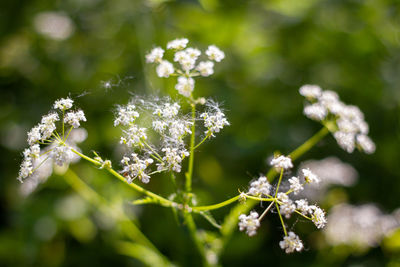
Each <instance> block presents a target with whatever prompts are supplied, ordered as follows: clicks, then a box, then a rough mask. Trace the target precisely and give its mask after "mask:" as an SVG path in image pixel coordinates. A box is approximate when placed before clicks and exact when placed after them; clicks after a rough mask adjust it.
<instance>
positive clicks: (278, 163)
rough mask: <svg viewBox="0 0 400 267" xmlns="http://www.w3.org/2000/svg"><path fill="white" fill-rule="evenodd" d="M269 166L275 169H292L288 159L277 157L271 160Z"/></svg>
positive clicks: (290, 161)
mask: <svg viewBox="0 0 400 267" xmlns="http://www.w3.org/2000/svg"><path fill="white" fill-rule="evenodd" d="M271 165H272V166H274V167H275V168H276V169H278V170H280V169H284V170H287V169H290V168H292V167H293V164H292V160H291V159H290V158H289V157H285V156H279V157H277V158H273V159H272V160H271Z"/></svg>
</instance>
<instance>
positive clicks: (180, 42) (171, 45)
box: [167, 38, 189, 50]
mask: <svg viewBox="0 0 400 267" xmlns="http://www.w3.org/2000/svg"><path fill="white" fill-rule="evenodd" d="M188 43H189V40H188V39H186V38H181V39H175V40H173V41H170V42H168V43H167V49H175V50H181V49H184V48H185V47H186V45H187V44H188Z"/></svg>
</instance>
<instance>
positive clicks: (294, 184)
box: [289, 176, 304, 195]
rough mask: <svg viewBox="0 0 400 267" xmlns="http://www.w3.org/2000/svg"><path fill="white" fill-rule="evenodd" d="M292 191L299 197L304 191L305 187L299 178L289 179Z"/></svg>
mask: <svg viewBox="0 0 400 267" xmlns="http://www.w3.org/2000/svg"><path fill="white" fill-rule="evenodd" d="M289 183H290V189H291V190H292V191H293V192H294V194H295V195H297V194H298V193H299V192H300V191H301V190H303V189H304V187H303V185H302V184H301V183H300V180H299V178H297V177H295V176H293V177H292V178H290V179H289Z"/></svg>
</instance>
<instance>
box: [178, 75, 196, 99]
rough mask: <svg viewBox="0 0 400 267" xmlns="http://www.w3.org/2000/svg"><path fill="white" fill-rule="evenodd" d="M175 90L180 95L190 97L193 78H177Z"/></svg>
mask: <svg viewBox="0 0 400 267" xmlns="http://www.w3.org/2000/svg"><path fill="white" fill-rule="evenodd" d="M175 89H176V90H178V92H179V93H180V94H181V95H183V96H185V97H190V96H191V95H192V92H193V89H194V80H193V78H187V77H183V76H181V77H179V78H178V83H177V84H176V85H175Z"/></svg>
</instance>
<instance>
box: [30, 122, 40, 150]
mask: <svg viewBox="0 0 400 267" xmlns="http://www.w3.org/2000/svg"><path fill="white" fill-rule="evenodd" d="M40 139H42V137H41V135H40V124H39V125H37V126H35V127H33V128H32V129H31V130H30V131H29V132H28V144H29V145H33V144H34V143H36V142H37V141H39V140H40Z"/></svg>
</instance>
